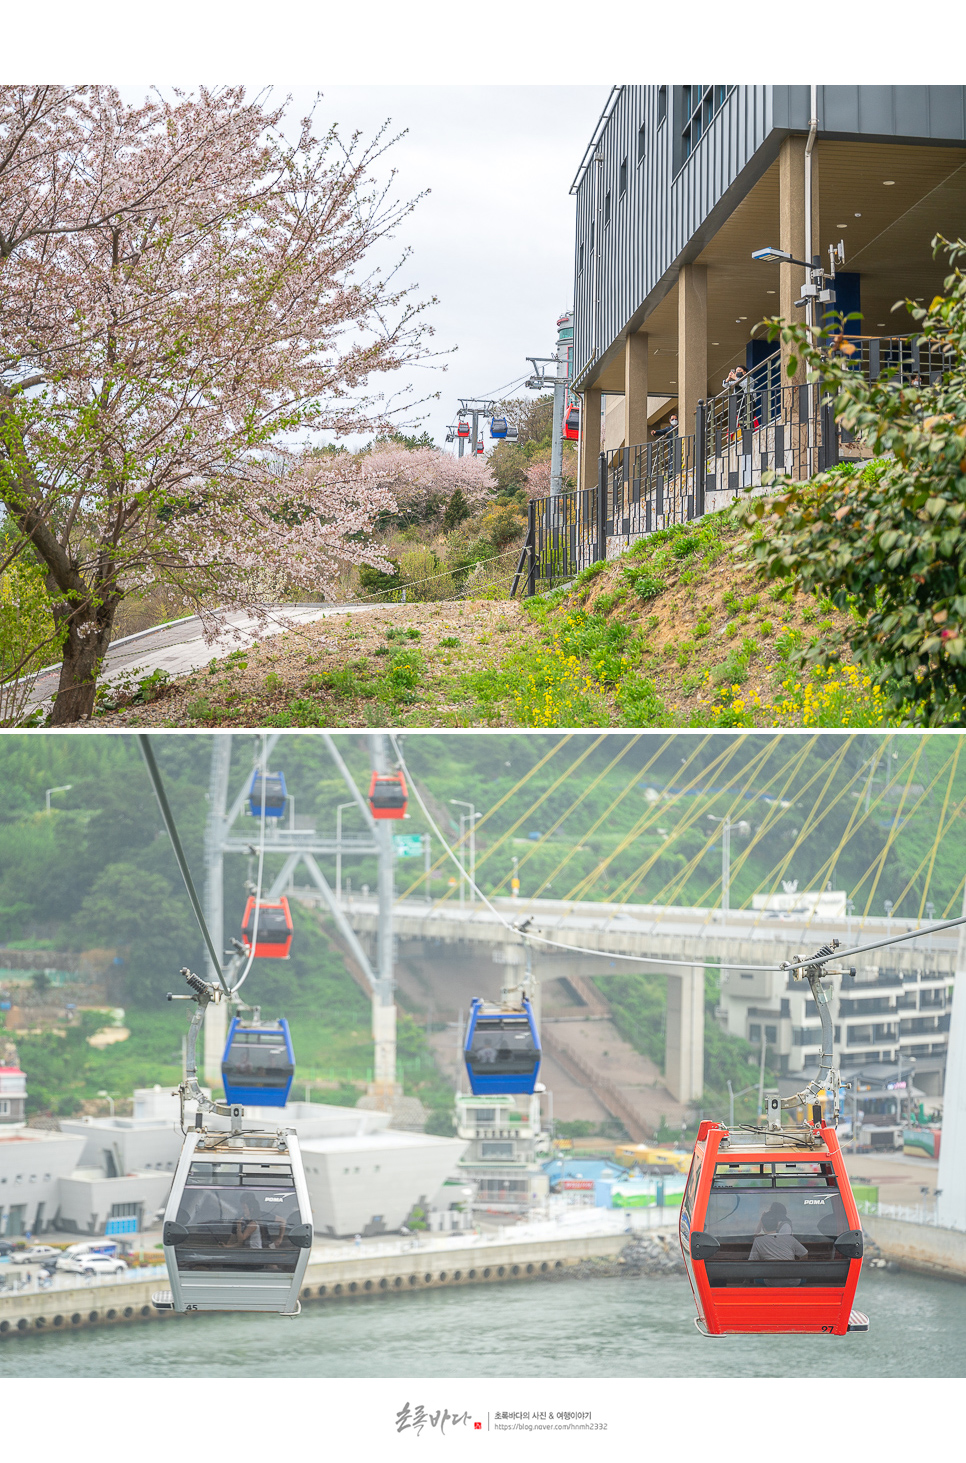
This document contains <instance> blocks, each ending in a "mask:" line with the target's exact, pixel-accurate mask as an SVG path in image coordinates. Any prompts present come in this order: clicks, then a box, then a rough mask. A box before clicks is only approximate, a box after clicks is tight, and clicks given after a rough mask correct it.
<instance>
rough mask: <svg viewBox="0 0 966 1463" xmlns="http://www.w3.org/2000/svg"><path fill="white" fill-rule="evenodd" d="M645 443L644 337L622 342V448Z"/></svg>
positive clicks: (638, 335)
mask: <svg viewBox="0 0 966 1463" xmlns="http://www.w3.org/2000/svg"><path fill="white" fill-rule="evenodd" d="M646 442H647V335H646V334H643V335H642V334H640V333H638V334H636V335H629V336H628V337H627V339H626V340H625V342H624V446H625V447H637V446H639V445H640V444H641V443H646Z"/></svg>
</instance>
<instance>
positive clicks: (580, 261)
mask: <svg viewBox="0 0 966 1463" xmlns="http://www.w3.org/2000/svg"><path fill="white" fill-rule="evenodd" d="M583 272H584V246H583V244H581V246H580V248H579V249H578V250H577V273H578V274H583Z"/></svg>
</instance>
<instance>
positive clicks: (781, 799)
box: [702, 735, 819, 923]
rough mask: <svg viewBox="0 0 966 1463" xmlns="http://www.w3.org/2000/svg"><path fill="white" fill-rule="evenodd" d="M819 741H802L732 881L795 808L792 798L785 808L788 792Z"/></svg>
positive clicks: (739, 858)
mask: <svg viewBox="0 0 966 1463" xmlns="http://www.w3.org/2000/svg"><path fill="white" fill-rule="evenodd" d="M818 739H819V738H818V735H816V736H813V737H810V738H809V739H808V740H807V741H802V742H801V743H800V744H799V746H800V750H799V752H798V753H797V755H796V756H795V757H794V758H793V759H792V762H791V765H790V767H789V768H788V776H787V777H786V778H785V781H784V783H783V784H782V786H781V788H780V789H779V791H778V794H777V796H776V798H775V801H774V803H773V804H772V805H771V807H769V808H767V809H766V811H765V816H764V818H763V819H762V821H761V823H760V824H759V826H758V829H757V831H756V832H755V834H754V835H753V837H752V838H751V840H750V842H749V843H748V844H747V846H746V847H745V848H744V849H743V850H742V852H741V853H740V854H739V855H738V856H737V858H736V859H735V860H734V862H733V863H732V865H731V878H732V881H734V879H735V878H736V876H737V875H738V874H739V873H740V872H741V870H742V869H743V868H744V866H745V864H746V863H747V862H748V860H749V859H750V858H751V855H752V853H753V852H754V851H755V849H756V848H757V847H758V845H759V844H760V843H761V842H762V841H763V839H765V838H767V837H768V836H769V835H770V834H771V833H772V831H773V830H774V828H775V827H776V825H777V824H778V823H780V822H781V820H782V818H783V817H784V816H785V814H786V813H787V812H788V811H789V807H794V800H793V799H791V798H790V799H789V807H786V806H785V800H786V799H785V794H786V793H787V792H788V790H789V787H790V786H791V783H792V781H793V780H794V778H795V777H797V776H798V773H799V771H800V770H801V766H802V763H803V762H804V761H805V759H806V758H807V757H808V756H809V754H810V753H811V752H812V751H813V750H814V748H815V745H816V743H817V742H818ZM783 770H784V769H782V768H779V770H778V772H776V773H775V775H774V776H773V777H770V778H769V779H768V782H766V783H765V786H764V788H762V789H761V792H765V791H767V789H768V788H769V787H770V786H771V785H772V783H773V782H776V781H777V779H778V777H779V776H780V775H781V772H782V771H783ZM720 883H721V879H720V877H719V878H718V879H716V880H715V881H714V883H713V884H711V886H710V887H709V889H708V890H707V891H706V895H702V901H703V899H704V898H705V897H706V896H710V895H711V894H712V893H713V892H714V890H715V888H716V887H717V886H718V884H720ZM710 918H711V910H710V909H709V910H708V914H707V916H706V919H705V923H707V922H708V920H710Z"/></svg>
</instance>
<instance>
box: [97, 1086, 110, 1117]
mask: <svg viewBox="0 0 966 1463" xmlns="http://www.w3.org/2000/svg"><path fill="white" fill-rule="evenodd" d="M97 1095H98V1097H106V1098H107V1100H108V1102H109V1103H110V1104H111V1117H112V1118H113V1116H114V1099H113V1097H112V1096H111V1094H110V1093H109V1092H99V1093H98V1094H97Z"/></svg>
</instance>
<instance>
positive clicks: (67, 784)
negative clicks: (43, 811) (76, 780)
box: [45, 782, 74, 813]
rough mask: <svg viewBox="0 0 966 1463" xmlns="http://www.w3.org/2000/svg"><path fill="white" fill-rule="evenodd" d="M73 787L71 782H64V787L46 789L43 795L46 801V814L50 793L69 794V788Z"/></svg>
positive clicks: (48, 808) (48, 809)
mask: <svg viewBox="0 0 966 1463" xmlns="http://www.w3.org/2000/svg"><path fill="white" fill-rule="evenodd" d="M73 786H74V784H73V783H72V782H65V783H64V785H63V787H48V789H47V792H46V794H45V797H46V801H47V812H48V813H49V812H50V795H51V793H53V792H70V790H71V788H72V787H73Z"/></svg>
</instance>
